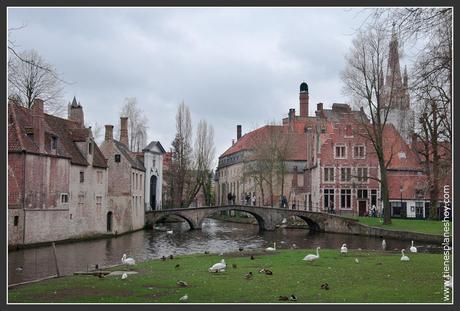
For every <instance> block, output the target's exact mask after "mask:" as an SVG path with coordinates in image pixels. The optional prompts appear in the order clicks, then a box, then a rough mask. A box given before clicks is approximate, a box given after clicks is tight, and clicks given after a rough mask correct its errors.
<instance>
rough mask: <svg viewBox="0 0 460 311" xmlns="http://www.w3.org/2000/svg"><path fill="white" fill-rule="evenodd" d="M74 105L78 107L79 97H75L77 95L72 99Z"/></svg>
mask: <svg viewBox="0 0 460 311" xmlns="http://www.w3.org/2000/svg"><path fill="white" fill-rule="evenodd" d="M72 107H78V104H77V99H76V98H75V96H74V97H73V100H72Z"/></svg>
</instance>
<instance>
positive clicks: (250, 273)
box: [244, 271, 252, 280]
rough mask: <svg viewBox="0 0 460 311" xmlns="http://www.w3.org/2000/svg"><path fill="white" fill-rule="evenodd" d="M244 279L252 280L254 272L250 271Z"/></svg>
mask: <svg viewBox="0 0 460 311" xmlns="http://www.w3.org/2000/svg"><path fill="white" fill-rule="evenodd" d="M244 278H245V279H246V280H249V279H251V278H252V272H251V271H249V273H247V274H246V275H245V276H244Z"/></svg>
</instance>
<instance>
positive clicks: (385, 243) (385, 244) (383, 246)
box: [382, 239, 387, 250]
mask: <svg viewBox="0 0 460 311" xmlns="http://www.w3.org/2000/svg"><path fill="white" fill-rule="evenodd" d="M386 248H387V242H385V239H383V240H382V250H385V249H386Z"/></svg>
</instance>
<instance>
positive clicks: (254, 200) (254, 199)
mask: <svg viewBox="0 0 460 311" xmlns="http://www.w3.org/2000/svg"><path fill="white" fill-rule="evenodd" d="M252 205H253V206H256V194H255V193H252Z"/></svg>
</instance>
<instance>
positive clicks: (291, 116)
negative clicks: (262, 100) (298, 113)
mask: <svg viewBox="0 0 460 311" xmlns="http://www.w3.org/2000/svg"><path fill="white" fill-rule="evenodd" d="M288 116H289V122H291V121H294V120H295V109H294V108H291V109H289V115H288Z"/></svg>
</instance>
